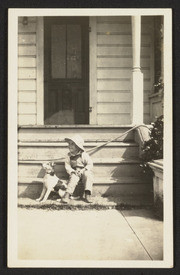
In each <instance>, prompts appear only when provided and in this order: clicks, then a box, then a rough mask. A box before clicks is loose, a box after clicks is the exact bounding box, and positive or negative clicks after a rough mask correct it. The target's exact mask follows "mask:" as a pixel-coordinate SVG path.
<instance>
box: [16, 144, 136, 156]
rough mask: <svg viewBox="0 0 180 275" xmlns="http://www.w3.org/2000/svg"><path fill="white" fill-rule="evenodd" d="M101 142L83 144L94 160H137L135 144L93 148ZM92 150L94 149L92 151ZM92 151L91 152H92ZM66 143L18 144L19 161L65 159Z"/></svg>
mask: <svg viewBox="0 0 180 275" xmlns="http://www.w3.org/2000/svg"><path fill="white" fill-rule="evenodd" d="M103 143H104V142H103V141H99V142H98V141H97V142H94V141H89V142H86V143H85V149H86V151H87V152H89V154H90V155H91V156H93V157H96V158H103V157H107V156H108V157H109V158H118V157H119V158H121V157H122V158H137V157H138V153H139V147H138V145H137V144H136V143H135V142H111V143H109V144H107V145H105V146H104V147H100V148H95V147H96V146H100V145H103ZM93 148H94V149H93ZM92 149H93V150H92ZM68 151H69V150H68V147H67V143H66V142H63V141H60V142H19V143H18V158H19V160H43V161H46V160H53V159H57V158H59V157H63V156H64V157H65V156H67V153H68Z"/></svg>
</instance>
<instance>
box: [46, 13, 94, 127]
mask: <svg viewBox="0 0 180 275" xmlns="http://www.w3.org/2000/svg"><path fill="white" fill-rule="evenodd" d="M88 28H89V19H88V17H45V19H44V123H45V124H46V125H48V124H49V125H53V124H55V125H60V124H67V125H68V124H89V30H88Z"/></svg>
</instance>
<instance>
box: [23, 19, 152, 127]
mask: <svg viewBox="0 0 180 275" xmlns="http://www.w3.org/2000/svg"><path fill="white" fill-rule="evenodd" d="M37 20H38V18H36V17H28V24H27V25H23V23H22V22H23V17H20V18H19V20H18V21H19V22H18V122H19V125H36V124H38V122H37V109H38V108H39V106H38V104H37V87H38V85H37V73H38V69H39V68H38V67H37V63H38V62H37V52H38V50H37V43H38V41H37V40H38V35H37ZM96 47H97V48H96V53H97V56H96V65H97V68H96V72H97V73H96V80H95V81H96V89H97V94H96V98H97V120H96V121H97V124H98V125H102V124H110V125H113V124H119V125H125V124H131V98H132V94H131V74H132V30H131V18H130V17H127V16H124V17H123V16H121V17H111V16H106V17H96ZM141 68H142V72H143V74H144V123H149V122H150V114H149V112H150V110H149V97H148V96H149V94H150V93H151V92H152V87H153V74H154V69H153V68H154V65H153V18H151V17H142V35H141ZM39 70H40V69H39ZM41 70H43V69H42V68H41ZM43 104H44V102H42V105H43Z"/></svg>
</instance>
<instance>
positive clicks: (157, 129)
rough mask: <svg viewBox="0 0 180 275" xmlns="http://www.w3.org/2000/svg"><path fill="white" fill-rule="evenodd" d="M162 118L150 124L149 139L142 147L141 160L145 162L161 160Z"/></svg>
mask: <svg viewBox="0 0 180 275" xmlns="http://www.w3.org/2000/svg"><path fill="white" fill-rule="evenodd" d="M163 122H164V120H163V116H160V117H158V118H157V119H156V121H155V122H154V123H151V125H152V128H151V130H150V139H149V140H148V141H146V142H145V143H144V145H143V148H142V149H143V154H142V158H143V160H144V161H145V162H148V161H151V160H155V159H162V158H163V124H164V123H163Z"/></svg>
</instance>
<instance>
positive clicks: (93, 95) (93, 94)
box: [89, 17, 97, 125]
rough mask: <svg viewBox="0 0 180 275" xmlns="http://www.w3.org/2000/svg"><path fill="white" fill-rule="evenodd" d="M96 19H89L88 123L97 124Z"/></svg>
mask: <svg viewBox="0 0 180 275" xmlns="http://www.w3.org/2000/svg"><path fill="white" fill-rule="evenodd" d="M96 24H97V23H96V17H89V25H90V35H89V62H90V63H89V67H90V69H89V93H90V95H89V104H90V105H89V111H90V117H89V123H90V124H95V125H96V124H97V62H96V59H97V30H96Z"/></svg>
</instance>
